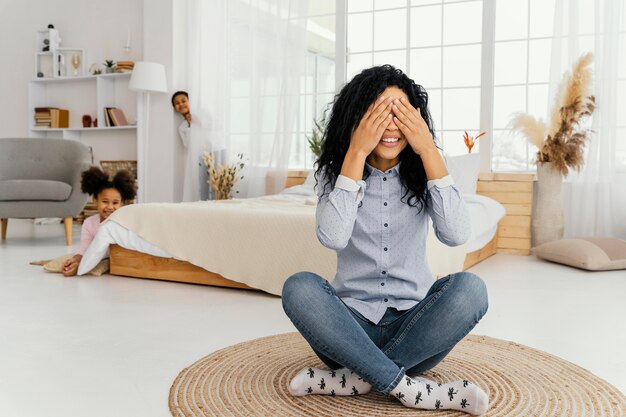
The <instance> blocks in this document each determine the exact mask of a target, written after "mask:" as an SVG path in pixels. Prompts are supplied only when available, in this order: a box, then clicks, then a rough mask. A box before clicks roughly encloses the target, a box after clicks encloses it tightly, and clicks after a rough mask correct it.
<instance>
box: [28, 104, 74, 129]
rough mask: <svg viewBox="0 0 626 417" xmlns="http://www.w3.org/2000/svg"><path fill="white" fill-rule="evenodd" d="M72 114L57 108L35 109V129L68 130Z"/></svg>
mask: <svg viewBox="0 0 626 417" xmlns="http://www.w3.org/2000/svg"><path fill="white" fill-rule="evenodd" d="M69 121H70V112H69V110H66V109H59V108H57V107H35V127H39V128H57V129H66V128H68V127H70V126H69Z"/></svg>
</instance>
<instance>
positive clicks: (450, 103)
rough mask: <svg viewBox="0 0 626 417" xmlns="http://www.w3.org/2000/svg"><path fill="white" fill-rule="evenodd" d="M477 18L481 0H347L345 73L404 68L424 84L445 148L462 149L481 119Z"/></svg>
mask: <svg viewBox="0 0 626 417" xmlns="http://www.w3.org/2000/svg"><path fill="white" fill-rule="evenodd" d="M481 21H482V0H461V1H454V2H448V1H446V2H444V1H443V0H408V1H407V0H393V1H389V0H373V1H371V0H370V1H363V0H348V3H347V70H346V73H347V79H348V80H349V79H351V78H352V77H353V76H354V75H355V74H357V73H358V72H360V71H361V70H362V69H364V68H368V67H371V66H373V65H382V64H391V65H394V66H396V67H398V68H400V69H402V70H403V71H404V72H406V73H407V74H408V75H409V77H411V78H412V79H414V80H415V81H416V82H417V83H418V84H421V85H423V86H424V88H426V91H427V92H428V96H429V110H430V113H431V116H432V119H433V123H434V126H435V133H436V135H437V137H438V138H439V140H440V143H441V145H442V146H443V148H444V150H445V152H446V153H448V154H453V155H454V154H462V153H466V152H467V149H466V148H465V145H464V143H463V139H462V136H463V131H465V130H467V131H470V132H476V131H478V129H479V125H480V88H481V26H482V25H481ZM479 146H480V145H479V143H477V145H476V148H475V149H478V147H479Z"/></svg>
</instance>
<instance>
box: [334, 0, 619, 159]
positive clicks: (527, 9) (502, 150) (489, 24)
mask: <svg viewBox="0 0 626 417" xmlns="http://www.w3.org/2000/svg"><path fill="white" fill-rule="evenodd" d="M594 1H595V0H578V2H579V4H580V7H581V10H580V12H579V17H578V21H579V23H578V25H579V28H578V31H579V33H580V36H579V38H578V43H579V51H580V52H581V53H582V52H583V51H593V50H594V37H593V35H594V33H595V32H596V31H597V30H599V29H597V28H595V20H596V19H594V9H595V3H594ZM336 3H337V14H338V19H337V21H338V22H341V21H345V27H344V28H341V27H338V28H337V34H338V36H343V34H345V42H346V52H345V64H344V62H343V57H337V58H338V60H337V66H338V68H337V70H338V73H339V74H343V75H344V77H343V78H344V81H347V80H350V79H351V78H352V77H353V76H354V75H355V74H357V73H358V72H360V71H361V70H363V69H365V68H368V67H371V66H373V65H381V64H391V65H394V66H396V67H398V68H401V69H402V70H404V71H405V72H406V73H407V74H408V75H409V76H410V77H411V78H413V79H414V80H415V81H416V82H417V83H419V84H422V85H423V86H424V87H425V88H426V90H427V92H428V94H429V101H430V102H429V109H430V112H431V115H432V118H433V122H434V125H435V133H436V135H437V137H438V139H439V140H440V143H441V145H442V146H443V148H444V151H445V152H446V153H448V154H452V155H455V154H463V153H466V152H467V150H466V148H465V145H464V143H463V141H462V133H463V131H464V130H467V131H469V132H470V133H477V131H478V130H479V129H480V128H482V130H486V131H487V136H485V137H483V138H481V140H479V141H478V142H477V144H476V146H475V148H474V149H475V150H478V151H479V150H480V147H481V144H482V146H483V147H484V146H486V145H489V146H490V152H489V153H486V154H490V155H491V161H489V163H490V167H491V169H493V170H494V171H529V170H534V159H535V153H536V149H535V148H534V147H532V146H530V145H529V144H528V142H527V141H526V140H525V139H524V138H522V137H520V136H513V135H511V134H510V133H509V132H508V130H507V125H508V123H509V120H510V118H511V115H512V114H513V113H516V112H527V113H530V114H532V115H533V116H536V117H540V118H543V119H544V120H545V119H546V118H547V117H548V116H549V111H550V109H551V105H552V96H553V95H554V92H555V90H556V84H551V83H550V76H551V74H550V66H551V60H552V59H553V57H552V45H553V43H554V42H563V43H564V45H565V44H567V39H558V38H556V39H555V38H554V35H553V33H554V14H555V3H556V2H555V0H337V1H336ZM564 3H566V4H567V3H568V2H564ZM623 12H624V16H622V18H621V25H622V26H621V29H620V36H621V39H622V41H621V42H622V44H626V7H624V8H623ZM483 19H485V21H484V22H483ZM491 28H493V32H492V33H490V31H491ZM483 47H486V48H489V49H488V50H484V49H483ZM562 49H563V50H566V49H567V47H566V46H564V47H563V48H562ZM486 51H488V52H489V54H487V55H489V58H488V59H486V60H485V62H484V63H483V56H485V52H486ZM492 62H493V69H492V68H491V63H492ZM563 64H564V65H563V68H565V67H566V66H565V63H563ZM482 65H486V67H485V68H482ZM342 66H344V67H343V68H342ZM617 71H618V80H619V81H618V91H617V108H618V109H623V108H624V106H625V105H626V54H622V55H621V56H620V62H619V63H618V67H617ZM485 74H487V76H485ZM483 83H486V84H485V85H483ZM340 87H341V86H340V85H337V86H336V88H337V89H339V88H340ZM331 98H332V97H331ZM481 100H482V101H481ZM481 112H483V113H486V114H487V115H488V117H482V116H484V115H482V114H481ZM624 115H626V112H623V111H622V112H617V118H618V128H617V132H616V134H617V135H621V136H622V137H623V136H624V135H626V116H624ZM481 123H482V125H481ZM588 126H589V127H590V126H591V123H588ZM615 152H616V155H617V158H616V161H617V163H618V164H622V166H623V167H624V168H626V141H625V140H618V141H617V144H616V149H615Z"/></svg>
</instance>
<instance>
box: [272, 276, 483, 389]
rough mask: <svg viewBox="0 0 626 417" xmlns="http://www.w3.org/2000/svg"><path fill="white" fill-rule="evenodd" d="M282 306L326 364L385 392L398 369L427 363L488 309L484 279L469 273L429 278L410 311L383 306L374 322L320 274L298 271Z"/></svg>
mask: <svg viewBox="0 0 626 417" xmlns="http://www.w3.org/2000/svg"><path fill="white" fill-rule="evenodd" d="M282 297H283V298H282V300H283V309H284V310H285V313H286V314H287V316H288V317H289V319H290V320H291V321H292V323H293V324H294V326H296V328H297V329H298V331H299V332H300V333H301V334H302V336H303V337H304V338H305V339H306V340H307V342H309V344H310V345H311V347H312V348H313V351H314V352H315V353H316V354H317V356H319V358H320V359H321V360H322V361H323V362H324V363H325V364H326V365H327V366H328V367H330V368H331V369H338V368H342V367H346V368H348V369H350V370H352V371H354V372H356V373H357V374H358V375H360V376H361V377H363V379H365V380H366V381H367V382H369V383H370V384H372V386H373V387H374V388H376V389H377V390H378V391H380V392H382V393H383V394H388V393H389V391H391V390H392V389H393V388H395V387H396V385H398V383H399V382H400V380H401V379H402V377H403V376H404V374H405V373H406V374H409V375H415V374H418V373H420V372H424V371H426V370H428V369H431V368H433V367H434V366H435V365H437V364H438V363H439V362H441V360H443V358H444V357H445V356H446V355H447V354H448V353H449V352H450V351H451V350H452V348H453V347H454V346H455V345H456V344H457V343H458V342H459V341H460V340H461V339H463V337H465V336H466V335H467V334H468V333H469V332H470V331H471V330H472V329H473V328H474V326H476V323H478V321H479V320H480V319H481V318H482V317H483V315H484V314H485V313H486V312H487V306H488V303H487V289H486V287H485V284H484V282H483V281H482V280H481V279H480V278H479V277H478V276H476V275H474V274H472V273H469V272H459V273H456V274H451V275H448V276H447V277H444V278H441V279H439V280H437V281H435V282H434V284H433V285H432V287H431V288H430V290H429V291H428V294H427V295H426V297H425V298H424V299H423V300H422V301H420V302H419V303H418V304H417V305H416V306H414V307H413V308H411V309H409V310H405V311H398V310H396V309H394V308H388V309H387V311H386V313H385V315H384V316H383V318H382V319H381V320H380V322H379V323H378V324H374V323H372V322H370V321H369V320H367V319H366V318H364V317H363V316H361V314H359V313H358V312H357V311H355V310H353V309H351V308H350V307H348V306H347V305H346V304H344V302H343V301H342V300H341V298H339V297H338V296H337V294H336V293H335V289H334V288H333V287H332V286H331V284H330V283H329V282H328V281H326V280H325V279H323V278H321V277H320V276H319V275H316V274H313V273H311V272H299V273H297V274H294V275H292V276H291V277H289V279H287V281H286V282H285V285H284V287H283V294H282Z"/></svg>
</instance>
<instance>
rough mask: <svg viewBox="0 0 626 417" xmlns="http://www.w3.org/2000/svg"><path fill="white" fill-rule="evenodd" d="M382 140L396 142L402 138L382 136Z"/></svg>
mask: <svg viewBox="0 0 626 417" xmlns="http://www.w3.org/2000/svg"><path fill="white" fill-rule="evenodd" d="M381 141H383V142H385V143H396V142H399V141H400V138H382V139H381Z"/></svg>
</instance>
